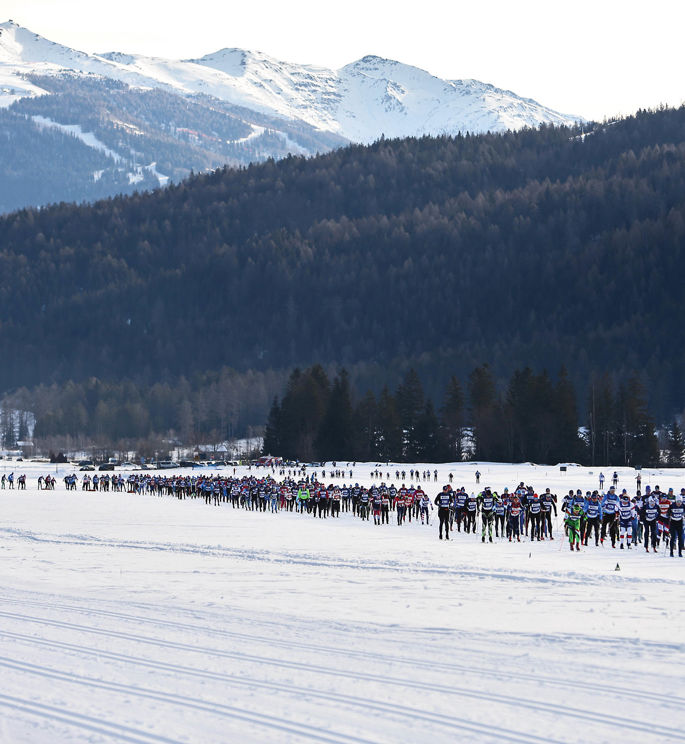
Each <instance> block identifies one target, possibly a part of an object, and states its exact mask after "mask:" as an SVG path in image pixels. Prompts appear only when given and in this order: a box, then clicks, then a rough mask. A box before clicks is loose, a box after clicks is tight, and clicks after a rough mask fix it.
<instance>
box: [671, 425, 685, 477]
mask: <svg viewBox="0 0 685 744" xmlns="http://www.w3.org/2000/svg"><path fill="white" fill-rule="evenodd" d="M667 446H668V464H669V465H671V466H673V467H677V468H680V467H682V466H683V457H685V436H684V435H683V430H682V429H681V428H680V425H679V424H678V421H677V420H675V421H674V422H673V423H672V424H671V427H670V429H669V431H668V444H667Z"/></svg>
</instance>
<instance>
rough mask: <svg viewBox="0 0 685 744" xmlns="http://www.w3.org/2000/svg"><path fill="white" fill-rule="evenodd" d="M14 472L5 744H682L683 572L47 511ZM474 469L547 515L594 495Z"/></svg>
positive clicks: (205, 520) (510, 551) (2, 635)
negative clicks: (555, 505) (572, 498)
mask: <svg viewBox="0 0 685 744" xmlns="http://www.w3.org/2000/svg"><path fill="white" fill-rule="evenodd" d="M13 465H15V464H14V463H13ZM2 467H3V468H5V472H8V471H9V467H8V465H3V466H2ZM371 469H372V468H371V467H370V466H366V467H365V468H364V476H363V477H362V474H361V468H360V469H359V470H358V473H357V477H356V478H355V480H358V481H359V482H362V480H364V481H366V482H368V481H369V478H368V475H367V472H369V471H370V470H371ZM460 469H462V470H463V472H460ZM14 470H15V474H18V473H20V472H26V473H27V474H28V476H29V478H28V479H29V486H28V488H27V490H26V491H18V490H13V491H10V490H5V491H0V515H1V518H0V674H1V676H2V684H0V742H2V744H29V743H30V744H43V743H46V744H48V743H49V744H54V743H61V742H85V741H87V742H93V743H97V742H103V743H104V742H132V743H135V744H172V743H173V744H176V743H177V742H191V743H195V742H200V743H202V744H209V743H213V742H241V744H242V743H243V742H245V743H248V742H254V743H255V744H256V743H258V742H259V743H263V742H326V743H330V744H341V743H348V742H349V743H354V744H362V743H371V742H373V743H374V744H376V743H378V744H380V743H381V742H387V743H388V744H390V743H392V744H396V743H398V742H407V743H409V742H412V743H415V742H431V744H438V742H455V741H456V742H521V743H523V742H526V743H528V742H578V743H581V742H582V743H585V742H593V744H598V743H599V742H615V741H621V742H642V743H644V742H663V741H669V742H678V741H685V685H684V684H683V682H684V681H685V671H684V670H685V653H684V652H685V640H684V638H683V629H684V628H685V617H684V613H683V609H684V607H685V559H681V560H679V559H677V558H675V559H670V558H669V557H667V556H665V555H664V554H663V552H661V551H660V552H659V553H658V554H650V555H647V554H645V552H644V551H643V550H642V549H640V550H632V551H619V550H611V548H606V547H605V548H601V547H600V548H594V547H591V548H586V549H583V550H582V551H581V552H580V553H578V554H571V553H570V552H569V550H568V544H567V543H566V542H565V541H564V540H563V532H562V533H561V534H557V535H556V539H555V541H554V542H540V543H538V542H536V543H528V542H526V543H521V544H516V543H514V544H510V543H508V542H500V541H499V540H496V541H495V543H493V544H485V545H483V544H481V542H480V538H479V537H476V536H474V535H464V534H459V533H457V534H456V535H453V538H454V539H452V540H450V542H445V541H439V540H438V539H437V527H436V526H435V525H434V524H431V525H430V526H425V525H423V526H422V525H421V524H417V523H416V522H413V523H411V524H407V525H404V526H402V527H397V526H396V525H393V524H392V523H391V525H390V526H383V527H375V526H374V525H373V524H372V523H368V522H364V523H362V522H360V521H359V520H358V519H356V518H353V517H352V516H351V514H345V513H344V514H343V515H342V516H341V518H340V519H339V520H332V519H327V520H320V519H318V518H317V519H314V518H312V517H308V516H300V515H298V514H291V513H280V514H277V515H272V514H268V513H266V514H262V513H257V512H246V511H243V510H234V509H232V508H231V507H230V506H227V505H222V506H220V507H214V506H206V505H205V504H204V503H202V502H200V501H178V500H175V499H171V498H158V497H153V496H136V495H131V494H120V493H92V492H82V491H80V490H79V491H76V492H69V493H67V492H66V491H64V487H63V484H62V482H61V477H63V475H64V474H66V473H67V472H71V469H69V468H67V466H60V470H59V471H58V473H57V475H56V477H57V478H58V483H57V489H56V490H55V491H38V490H36V479H37V477H38V475H39V473H41V472H42V473H43V474H45V473H47V472H51V473H53V474H54V473H55V466H51V469H50V467H49V466H48V467H47V469H46V466H43V469H42V470H40V467H39V466H37V465H33V464H23V463H16V467H15V468H14ZM452 470H454V471H455V472H456V473H457V479H456V481H455V485H461V481H460V480H459V478H460V477H462V476H463V479H464V480H463V482H464V483H466V484H467V485H468V486H469V487H470V486H471V485H473V475H472V473H473V470H474V467H473V466H472V465H471V466H469V467H468V469H467V468H466V466H461V465H460V466H456V468H455V467H453V468H452ZM481 470H482V471H483V473H484V478H482V479H481V485H483V484H485V479H486V478H488V479H489V481H488V483H487V484H486V485H491V486H493V487H495V488H498V489H501V488H502V486H503V485H509V486H510V487H512V486H516V484H517V483H518V481H519V480H525V481H526V482H531V483H532V484H533V485H535V486H536V487H538V488H540V487H542V488H544V487H545V486H546V485H548V484H549V485H551V486H552V487H553V488H554V489H555V490H557V492H558V493H559V495H560V496H561V495H562V494H563V493H564V490H561V483H562V482H563V483H564V484H567V483H568V487H571V486H573V487H575V486H576V484H577V485H578V487H582V488H585V487H586V483H587V484H588V485H589V483H590V480H592V481H593V484H594V480H595V477H596V473H595V474H593V475H592V476H590V474H589V472H588V471H587V470H585V469H580V468H578V469H576V470H575V472H574V473H570V474H564V475H563V476H562V475H559V473H558V468H557V469H555V470H554V471H553V470H552V469H549V470H548V471H542V470H540V469H538V470H536V469H534V468H533V467H532V466H521V465H519V466H492V467H490V466H485V465H484V466H482V467H481ZM393 471H394V468H393ZM446 472H447V466H444V467H441V473H440V481H439V482H438V483H437V484H433V483H431V484H430V485H428V484H425V483H424V484H422V485H423V486H424V488H425V489H426V490H427V492H428V493H429V494H430V495H432V496H433V495H435V493H437V491H438V489H439V486H440V485H442V483H443V482H445V480H444V476H445V475H446ZM543 472H545V476H543ZM627 472H628V471H626V473H627ZM606 475H607V476H610V473H606ZM467 477H468V479H469V480H468V481H467ZM622 477H625V478H627V477H628V475H627V474H625V475H624V474H622ZM644 477H645V480H644V481H643V482H644V483H647V482H649V481H648V480H647V478H648V477H649V476H648V474H645V475H644ZM654 477H657V476H656V475H654ZM546 479H547V480H546ZM564 479H566V480H564ZM669 479H670V481H671V482H669ZM326 480H328V479H326ZM652 482H654V481H652ZM657 482H660V481H657ZM681 482H685V481H683V474H682V472H681V473H671V474H668V475H666V476H665V477H663V480H662V482H660V484H661V486H662V487H668V486H669V485H673V486H676V485H677V484H678V485H679V484H680V483H681ZM434 513H435V512H434ZM391 522H392V520H391ZM617 562H618V563H619V565H620V571H616V570H615V568H616V564H617Z"/></svg>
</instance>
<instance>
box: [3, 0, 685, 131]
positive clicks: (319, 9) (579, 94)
mask: <svg viewBox="0 0 685 744" xmlns="http://www.w3.org/2000/svg"><path fill="white" fill-rule="evenodd" d="M10 18H11V19H12V20H14V21H15V22H16V23H19V24H21V25H22V26H26V27H27V28H29V29H31V30H32V31H35V32H36V33H39V34H41V35H42V36H45V37H47V38H48V39H50V40H51V41H58V42H60V43H62V44H66V45H68V46H72V47H75V48H77V49H80V50H83V51H86V52H107V51H118V52H129V53H139V54H147V55H153V56H161V57H171V58H177V59H184V58H189V57H199V56H202V55H204V54H208V53H210V52H214V51H216V50H218V49H221V48H223V47H240V48H244V49H255V50H260V51H262V52H265V53H267V54H269V55H271V56H272V57H276V58H277V59H282V60H286V61H290V62H299V63H310V64H317V65H321V66H324V67H332V68H338V67H342V66H343V65H344V64H347V63H348V62H352V61H354V60H355V59H358V58H359V57H362V56H364V55H365V54H377V55H379V56H381V57H388V58H390V59H396V60H399V61H401V62H406V63H408V64H413V65H416V66H418V67H422V68H423V69H425V70H428V71H429V72H431V73H433V74H435V75H438V76H439V77H443V78H449V79H456V78H476V79H477V80H482V81H484V82H488V83H493V84H494V85H496V86H498V87H500V88H507V89H509V90H513V91H514V92H515V93H517V94H519V95H523V96H527V97H530V98H534V99H536V100H537V101H539V102H540V103H542V104H544V105H546V106H551V107H552V108H554V109H557V110H558V111H561V112H563V113H567V114H577V115H580V116H584V117H586V118H588V119H602V118H604V117H609V116H614V115H619V114H630V113H633V112H634V111H636V110H637V109H638V108H647V107H654V106H657V105H659V104H660V103H666V104H669V105H674V106H679V105H680V104H681V103H683V102H684V101H685V74H684V67H685V65H684V64H683V59H684V55H683V48H684V46H685V45H684V43H683V30H684V28H685V2H683V0H670V1H668V2H667V1H666V0H651V1H650V2H644V0H643V1H642V2H635V1H633V0H622V2H618V1H616V0H592V1H590V0H575V2H573V3H563V4H562V3H559V2H556V0H471V1H470V2H460V1H459V0H451V1H450V0H422V2H416V0H414V2H411V3H409V2H402V0H395V1H394V2H389V1H388V0H380V1H374V0H346V1H345V2H340V1H339V2H337V3H329V2H326V0H252V1H251V0H241V1H240V2H233V0H223V1H222V0H192V1H190V2H188V1H186V2H180V0H164V1H162V0H113V1H108V0H59V1H58V0H0V22H1V21H5V20H8V19H10Z"/></svg>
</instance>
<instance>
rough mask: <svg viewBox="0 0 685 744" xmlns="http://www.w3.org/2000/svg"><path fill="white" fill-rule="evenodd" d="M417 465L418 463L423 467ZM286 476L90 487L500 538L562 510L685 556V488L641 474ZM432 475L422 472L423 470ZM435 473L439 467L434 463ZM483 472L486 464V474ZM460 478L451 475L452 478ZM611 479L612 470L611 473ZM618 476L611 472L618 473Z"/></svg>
mask: <svg viewBox="0 0 685 744" xmlns="http://www.w3.org/2000/svg"><path fill="white" fill-rule="evenodd" d="M416 474H418V471H417V473H416ZM294 475H295V474H293V476H290V475H288V476H286V477H285V478H284V479H283V480H281V481H277V480H275V479H274V478H273V477H271V476H269V475H267V476H263V475H257V474H250V475H245V476H243V477H237V476H232V477H231V476H213V475H210V476H204V475H200V476H195V475H192V476H191V475H182V476H172V475H155V474H149V473H145V474H134V473H131V474H129V475H127V476H126V477H124V475H122V474H112V475H111V476H110V475H109V474H105V475H102V476H98V475H97V474H96V475H93V476H89V475H84V476H83V478H82V481H81V488H82V489H83V490H87V491H109V490H110V489H111V490H112V491H124V490H126V491H128V492H129V493H140V494H153V495H157V496H172V497H176V498H179V499H187V498H202V499H204V501H205V503H207V504H214V505H220V504H222V503H226V504H231V505H232V506H233V508H235V509H238V508H243V509H248V510H252V511H262V512H272V513H276V512H278V511H282V510H286V511H291V512H297V513H299V514H301V515H309V516H311V517H317V518H319V519H327V518H329V517H330V518H338V517H340V514H341V513H349V514H350V515H352V516H354V517H358V518H360V519H361V520H364V521H369V522H370V521H371V520H373V523H374V524H375V525H378V526H381V525H384V524H390V523H391V521H392V523H394V524H397V525H398V526H401V525H403V524H405V523H409V522H411V521H412V520H415V521H420V522H421V524H426V525H428V524H430V520H431V515H432V513H433V511H434V509H435V508H436V507H437V517H438V537H439V539H441V540H442V539H443V537H444V539H446V540H449V536H450V531H457V532H462V531H463V532H464V533H466V534H476V533H477V532H479V533H480V537H481V541H482V542H486V540H487V541H488V542H493V532H494V537H495V538H502V539H507V540H509V541H510V542H511V541H516V542H521V540H522V539H524V540H525V539H529V540H531V541H536V540H537V541H542V540H554V534H553V533H554V524H555V520H553V517H554V518H556V517H557V516H558V514H559V512H561V514H562V515H563V517H564V519H563V521H564V531H565V534H566V536H567V537H568V541H569V546H570V549H571V550H572V551H579V550H580V548H581V545H584V546H587V545H588V544H589V543H591V542H592V541H594V544H595V545H596V546H598V545H600V544H602V545H603V544H604V543H605V541H608V542H607V544H608V543H610V544H611V547H612V548H614V549H615V548H617V547H618V548H620V549H621V550H624V549H628V550H630V549H631V548H633V547H636V546H638V545H642V546H643V547H644V549H645V551H646V552H649V551H650V549H651V550H652V551H654V552H656V551H657V548H658V546H659V545H660V544H664V547H666V546H670V554H671V555H672V556H673V555H674V551H675V550H676V549H677V551H678V555H679V556H680V557H682V556H683V540H684V535H683V523H684V513H685V488H682V489H681V490H680V493H679V494H675V493H674V490H673V489H672V488H669V489H668V491H667V492H664V491H661V490H660V489H659V487H658V486H656V487H655V488H654V490H652V489H651V488H650V486H647V487H646V488H645V491H644V494H643V493H642V492H641V490H640V487H639V486H640V484H638V489H637V492H636V495H635V496H632V497H631V496H630V495H629V494H628V492H627V490H626V489H623V490H622V491H621V493H619V492H618V491H617V486H616V485H612V486H610V487H609V489H608V491H606V492H604V491H603V490H599V491H598V490H594V491H586V492H585V493H583V492H582V490H581V489H577V490H576V491H573V490H570V491H569V492H568V494H566V495H565V496H564V497H563V498H562V499H561V501H560V502H559V499H558V497H557V495H556V494H553V493H551V491H550V489H549V488H546V489H545V491H544V492H541V493H537V492H536V491H535V489H534V488H533V487H532V486H526V485H524V484H523V483H519V485H518V486H517V487H516V488H514V489H512V491H509V489H508V488H505V489H504V490H503V491H502V493H501V494H498V493H497V492H496V491H494V490H493V489H491V488H489V487H486V488H484V489H483V490H480V491H478V492H477V493H473V492H471V493H469V492H468V491H467V489H466V488H464V487H461V488H457V489H453V488H452V485H451V483H450V484H447V485H444V486H443V487H442V489H441V490H440V491H439V493H438V494H437V496H435V497H432V496H430V495H429V494H427V493H426V492H425V491H424V490H423V488H422V486H421V484H420V481H419V483H418V484H417V485H416V486H413V485H410V486H408V487H407V486H405V485H404V484H402V485H401V486H399V487H397V486H395V485H394V484H393V483H391V484H390V485H386V483H385V482H383V481H380V482H378V483H376V482H375V481H372V484H371V485H370V486H369V487H368V488H367V487H365V486H360V485H359V484H358V483H355V484H354V485H346V484H343V485H336V484H330V485H325V483H322V482H320V481H319V480H318V478H317V477H315V476H314V475H313V474H312V475H311V476H308V477H304V478H303V477H294ZM421 475H423V474H421ZM426 475H427V478H428V479H430V475H431V474H430V471H426ZM478 475H480V474H478ZM451 480H452V479H451V478H450V481H451ZM602 480H603V479H602ZM616 480H617V479H615V478H614V479H612V481H613V482H614V483H616ZM77 481H78V477H77V476H76V475H75V474H72V475H67V476H66V477H65V478H64V483H65V486H66V488H67V490H75V489H76V485H77ZM54 482H55V481H54V478H52V477H51V476H46V477H44V478H43V477H42V476H41V477H40V478H39V479H38V487H39V488H47V489H52V488H54ZM18 484H19V487H20V488H25V487H26V476H19V478H18ZM6 485H7V486H8V487H9V488H14V475H13V474H10V475H9V476H5V475H3V476H2V488H5V487H6Z"/></svg>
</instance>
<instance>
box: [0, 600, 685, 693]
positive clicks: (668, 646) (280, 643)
mask: <svg viewBox="0 0 685 744" xmlns="http://www.w3.org/2000/svg"><path fill="white" fill-rule="evenodd" d="M0 601H1V602H2V603H3V604H6V603H10V602H14V603H16V604H22V605H32V606H35V607H43V608H48V609H53V610H63V611H67V612H69V613H81V614H86V615H88V616H99V617H104V618H114V619H116V620H125V621H132V622H135V623H145V624H147V625H155V626H159V627H162V628H171V629H173V630H183V631H197V630H198V626H197V625H192V624H190V623H181V622H178V621H175V622H174V621H169V620H164V619H162V618H158V617H155V618H151V617H149V616H143V615H132V614H130V613H122V612H112V611H111V610H102V609H93V608H84V607H79V606H75V605H67V604H58V603H55V602H37V601H35V600H26V599H21V600H19V599H11V598H9V597H3V596H2V595H0ZM20 617H22V619H24V618H23V616H20ZM261 623H264V621H263V620H262V621H261ZM270 625H274V626H276V625H279V624H278V623H271V624H270ZM430 630H433V631H434V630H435V629H430ZM0 632H1V631H0ZM521 635H524V634H521ZM212 636H220V637H223V638H230V639H239V640H240V641H244V642H246V643H248V644H249V645H251V646H254V645H255V644H259V643H262V644H265V641H264V638H263V636H262V635H259V634H248V633H240V632H236V631H226V630H224V629H221V628H213V629H212ZM565 637H566V639H567V640H569V641H577V640H580V639H581V637H580V636H575V637H574V636H572V635H571V634H566V636H565ZM535 638H536V640H538V641H541V640H549V641H558V639H559V637H558V636H554V637H551V636H550V637H549V638H548V639H547V638H545V637H544V636H541V635H540V634H536V636H535ZM594 643H596V644H598V645H601V644H612V645H615V643H616V641H615V640H614V639H610V638H596V639H594ZM625 643H626V639H622V640H621V644H622V645H623V644H625ZM632 644H633V645H638V646H645V647H646V648H647V649H651V650H654V649H660V650H665V651H667V652H668V651H680V652H682V651H683V650H684V646H683V644H672V643H655V642H652V641H648V640H641V639H632ZM268 645H269V646H270V647H274V648H284V649H287V650H295V651H299V650H300V649H301V643H299V642H292V641H286V640H281V639H276V638H269V640H268ZM471 647H473V640H472V639H471ZM307 649H308V650H309V651H316V652H317V653H324V654H330V655H338V656H344V657H346V658H357V659H362V660H373V661H382V662H383V663H386V664H387V663H393V664H402V665H408V666H411V667H418V668H425V669H442V670H444V671H454V670H461V671H463V672H470V673H474V672H475V673H478V672H479V671H480V670H478V669H474V668H473V666H466V665H460V664H456V663H454V662H449V663H442V662H440V661H430V662H425V661H422V660H421V659H419V658H415V657H414V658H409V657H400V656H395V655H390V654H387V653H369V652H365V651H359V650H354V649H348V648H339V647H337V646H325V645H322V644H318V643H312V642H311V641H308V642H307ZM479 653H480V654H482V653H483V652H482V650H479ZM487 674H488V676H501V677H503V678H507V677H508V676H510V675H507V674H506V673H505V672H500V673H499V674H498V673H497V672H496V671H494V672H493V671H488V673H487ZM516 678H517V679H527V680H530V681H533V682H541V683H544V684H545V685H557V686H562V687H563V688H567V687H574V688H576V689H584V690H591V691H593V692H607V693H612V694H613V695H621V696H624V697H626V698H628V699H631V698H632V697H633V696H634V695H635V694H636V692H637V691H636V689H635V688H624V687H618V686H616V685H605V684H602V683H601V682H598V681H593V682H587V683H586V682H579V681H569V680H560V679H559V678H558V677H550V676H546V675H544V674H529V673H526V672H523V671H521V670H520V669H517V670H516ZM384 679H385V678H384ZM639 694H640V696H641V697H642V698H644V699H648V700H652V701H654V702H655V703H657V702H660V703H664V701H663V696H662V695H658V694H655V693H652V692H650V691H649V690H645V689H641V690H640V691H639ZM665 702H666V704H668V703H671V704H672V705H674V706H679V705H684V706H685V697H681V696H679V695H671V697H670V699H669V700H668V701H665Z"/></svg>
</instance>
